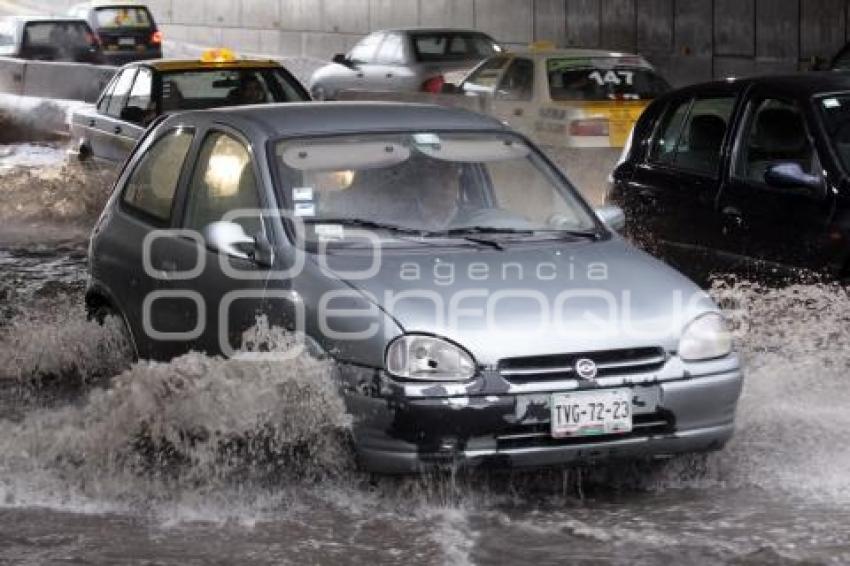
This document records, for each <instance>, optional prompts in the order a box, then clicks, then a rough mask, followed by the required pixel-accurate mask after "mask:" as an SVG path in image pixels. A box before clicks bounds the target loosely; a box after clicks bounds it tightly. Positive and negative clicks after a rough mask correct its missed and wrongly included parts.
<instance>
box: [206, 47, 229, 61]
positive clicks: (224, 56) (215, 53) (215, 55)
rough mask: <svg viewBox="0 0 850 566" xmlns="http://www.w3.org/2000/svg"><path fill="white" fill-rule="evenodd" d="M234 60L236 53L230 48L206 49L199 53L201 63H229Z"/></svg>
mask: <svg viewBox="0 0 850 566" xmlns="http://www.w3.org/2000/svg"><path fill="white" fill-rule="evenodd" d="M235 60H236V53H234V52H233V51H231V50H230V49H224V48H221V49H207V50H206V51H204V52H203V53H201V63H229V62H231V61H235Z"/></svg>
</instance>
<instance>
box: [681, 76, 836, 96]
mask: <svg viewBox="0 0 850 566" xmlns="http://www.w3.org/2000/svg"><path fill="white" fill-rule="evenodd" d="M754 86H758V87H766V88H769V89H776V90H779V91H782V92H784V93H789V94H791V95H793V96H801V97H811V96H815V95H817V94H825V93H830V92H839V91H850V72H841V71H822V72H807V73H798V74H795V75H768V76H763V77H747V78H743V79H735V78H729V79H725V80H719V81H710V82H704V83H699V84H695V85H690V86H686V87H684V88H681V89H677V90H675V91H673V93H686V92H687V93H689V92H697V93H698V92H700V91H703V90H707V89H711V88H726V89H728V88H730V87H733V88H736V90H746V89H748V88H750V87H754Z"/></svg>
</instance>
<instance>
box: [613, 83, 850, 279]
mask: <svg viewBox="0 0 850 566" xmlns="http://www.w3.org/2000/svg"><path fill="white" fill-rule="evenodd" d="M848 172H850V77H847V76H845V75H844V74H841V73H819V74H807V75H797V76H780V77H763V78H753V79H746V80H727V81H722V82H713V83H708V84H701V85H696V86H690V87H687V88H684V89H680V90H677V91H674V92H672V93H670V94H668V95H665V96H663V97H661V98H659V99H657V100H656V101H655V102H654V103H653V104H652V105H650V107H649V108H647V110H646V111H645V112H644V114H643V116H642V117H641V118H640V120H639V121H638V122H637V124H636V126H635V130H634V133H633V139H632V143H631V145H630V147H628V148H627V149H626V151H625V152H624V157H623V162H622V163H621V164H619V165H618V166H617V168H616V169H615V171H614V174H613V181H614V182H613V186H612V187H611V190H610V193H609V195H608V199H609V201H610V202H612V203H617V204H619V205H620V206H622V207H623V208H624V209H625V210H626V211H627V214H628V216H629V219H630V221H629V227H628V231H629V233H630V234H631V235H633V236H634V237H636V238H638V239H639V240H641V241H643V242H644V243H645V244H647V245H648V246H650V247H651V249H652V250H653V251H655V252H656V253H658V254H660V255H661V256H662V257H664V258H665V259H667V260H668V261H670V262H671V263H673V264H674V265H675V266H677V267H679V268H680V269H681V270H683V271H685V272H687V273H689V274H691V275H692V276H694V277H697V278H704V277H706V276H707V275H708V274H710V273H712V272H714V273H723V272H737V273H743V274H744V275H746V276H751V277H755V278H763V277H767V278H773V277H775V276H779V277H781V278H785V277H787V276H796V275H799V274H800V271H801V268H802V269H803V270H804V271H806V272H808V271H809V270H814V271H816V272H821V273H824V274H826V275H828V276H829V277H834V278H839V279H847V277H848V275H850V245H848V242H850V178H848Z"/></svg>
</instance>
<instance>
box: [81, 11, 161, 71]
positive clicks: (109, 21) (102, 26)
mask: <svg viewBox="0 0 850 566" xmlns="http://www.w3.org/2000/svg"><path fill="white" fill-rule="evenodd" d="M69 13H70V14H71V15H72V16H75V17H77V18H81V19H83V20H86V21H87V22H88V23H89V25H90V26H91V28H92V29H93V30H94V32H95V34H96V35H97V38H98V41H99V42H100V44H101V46H102V49H103V57H104V60H105V61H106V62H107V63H108V64H110V65H123V64H125V63H130V62H132V61H144V60H146V59H159V58H160V57H162V32H161V31H159V28H158V27H157V25H156V22H155V21H154V19H153V15H151V13H150V10H148V9H147V8H146V7H145V6H144V5H142V4H138V5H133V4H92V3H85V4H80V5H78V6H75V7H73V8H71V10H70V12H69Z"/></svg>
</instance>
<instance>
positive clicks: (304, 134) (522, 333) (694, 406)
mask: <svg viewBox="0 0 850 566" xmlns="http://www.w3.org/2000/svg"><path fill="white" fill-rule="evenodd" d="M623 221H624V218H623V215H622V212H621V211H619V209H616V208H605V209H601V210H597V211H593V210H592V209H591V208H589V206H588V205H587V203H586V202H585V201H584V200H583V198H582V197H581V196H580V195H579V193H578V192H576V190H575V189H574V188H573V187H572V186H571V185H570V183H569V181H568V180H567V179H566V177H565V176H564V174H563V173H562V172H561V171H560V170H559V169H558V168H557V167H555V166H554V165H553V164H552V163H551V162H550V161H549V160H548V159H547V158H546V157H545V155H543V154H542V153H541V152H540V151H539V150H538V149H537V148H536V147H535V146H534V145H533V144H532V143H531V142H530V141H529V140H528V139H526V138H525V137H523V136H521V135H520V134H517V133H516V132H514V131H512V130H510V129H509V128H507V127H506V126H505V125H503V124H502V123H501V122H499V121H497V120H495V119H493V118H489V117H485V116H482V115H478V114H473V113H470V112H466V111H462V110H455V109H448V108H440V107H437V106H426V105H403V104H379V103H328V104H318V105H315V104H314V105H311V104H298V103H297V104H287V105H264V106H253V107H242V108H232V109H217V110H206V111H191V112H185V113H181V114H177V115H173V116H169V117H166V118H165V119H164V120H163V121H162V122H161V123H159V124H157V125H155V126H154V127H153V128H151V129H150V130H149V131H148V132H147V133H146V135H145V137H144V138H143V139H142V140H141V141H140V143H139V144H138V145H137V146H136V149H135V150H134V152H133V154H132V155H131V156H130V158H129V160H128V162H127V164H126V166H125V168H124V170H123V172H122V173H121V176H120V178H119V180H118V181H117V185H116V187H115V190H114V191H113V193H112V196H111V198H110V201H109V203H108V204H107V207H106V210H105V211H104V214H103V215H102V217H101V218H100V220H99V221H98V223H97V225H96V227H95V229H94V233H93V234H92V239H91V248H90V262H89V265H90V269H91V279H90V284H89V287H88V293H87V301H88V306H89V308H90V310H91V313H92V314H93V315H97V316H105V315H106V314H109V313H113V314H116V315H118V316H119V317H120V318H121V319H123V320H124V321H125V322H126V326H127V330H128V332H129V334H130V335H131V337H132V339H133V342H134V345H135V348H136V351H137V352H138V355H139V356H140V357H143V358H168V357H171V356H174V355H177V354H180V353H183V352H186V351H188V350H190V349H194V350H200V351H206V352H209V353H212V354H221V353H224V354H226V355H233V354H234V353H235V352H236V348H238V346H239V339H240V337H241V336H242V335H243V332H245V331H246V329H248V328H249V327H251V326H252V325H253V324H254V322H255V320H256V317H257V315H265V316H266V317H268V320H269V323H271V324H274V325H279V326H284V327H287V328H290V329H292V330H294V331H296V332H295V335H296V336H300V337H302V339H303V344H302V345H303V347H305V348H308V349H309V351H312V352H314V353H315V354H316V355H319V356H323V357H326V358H328V359H330V360H331V361H332V362H333V365H334V368H335V371H336V377H337V379H338V381H339V385H340V391H341V392H342V395H343V396H344V398H345V400H346V403H347V407H348V411H349V412H350V413H351V414H352V415H353V416H354V419H355V421H354V440H355V445H356V448H357V454H358V457H359V462H360V464H361V465H362V466H363V467H364V468H365V469H368V470H373V471H379V472H391V473H403V472H417V471H420V470H423V469H429V468H433V467H441V466H453V465H473V466H474V465H485V466H548V465H564V464H569V463H576V462H589V461H596V460H599V459H606V458H651V457H666V456H669V455H671V454H674V453H679V452H692V451H705V450H715V449H719V448H721V447H722V446H723V445H724V444H725V443H726V441H727V440H728V439H729V438H730V436H731V435H732V431H733V421H734V417H735V408H736V404H737V401H738V397H739V394H740V390H741V383H742V374H741V369H740V366H739V360H738V356H737V355H736V354H735V353H734V351H733V348H732V340H731V337H730V333H729V332H728V331H727V329H726V328H725V325H724V320H723V317H722V316H721V314H720V313H719V310H718V308H717V306H716V305H715V304H714V303H713V302H712V300H711V299H710V298H709V297H708V296H707V295H706V294H705V293H704V292H703V291H701V290H700V289H699V288H697V287H696V286H695V285H694V284H693V283H691V282H690V281H689V280H687V279H686V278H684V277H683V276H682V275H680V274H679V273H677V272H676V271H674V270H672V269H671V268H669V267H667V266H665V265H664V264H662V263H661V262H659V261H656V260H655V259H653V258H651V257H650V256H648V255H646V254H644V253H643V252H640V251H638V250H637V249H635V248H633V247H632V246H631V245H630V244H629V243H627V242H626V241H624V240H623V238H621V237H620V236H619V235H618V234H617V232H616V229H618V228H620V227H622V225H623Z"/></svg>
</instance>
